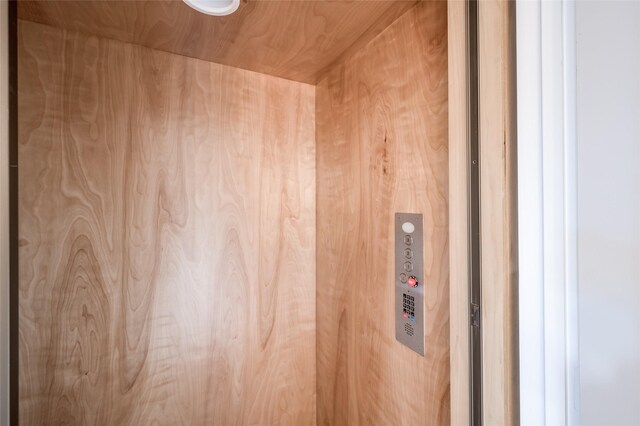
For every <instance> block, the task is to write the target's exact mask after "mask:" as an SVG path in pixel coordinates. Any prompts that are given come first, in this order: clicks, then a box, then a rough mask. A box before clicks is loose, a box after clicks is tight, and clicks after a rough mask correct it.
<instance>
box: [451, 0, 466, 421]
mask: <svg viewBox="0 0 640 426" xmlns="http://www.w3.org/2000/svg"><path fill="white" fill-rule="evenodd" d="M447 12H448V45H449V55H448V57H449V66H448V74H449V226H450V233H449V238H450V244H451V249H450V263H451V265H455V267H453V268H451V270H450V272H451V284H450V285H451V292H450V297H451V300H450V307H451V308H450V309H451V310H450V317H451V319H450V320H451V424H452V425H453V426H468V425H469V406H470V405H469V404H470V401H469V389H470V387H469V380H470V379H469V377H470V376H469V373H470V372H469V259H468V256H469V246H468V229H469V226H468V223H469V222H468V219H469V218H468V193H469V192H468V178H469V176H468V165H469V157H468V136H469V121H468V120H469V117H468V105H469V99H468V98H469V96H468V84H467V69H468V63H467V55H468V50H467V2H462V1H453V2H449V5H448V11H447Z"/></svg>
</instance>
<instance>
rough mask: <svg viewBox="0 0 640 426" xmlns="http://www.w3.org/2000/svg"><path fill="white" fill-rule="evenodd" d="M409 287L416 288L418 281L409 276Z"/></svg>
mask: <svg viewBox="0 0 640 426" xmlns="http://www.w3.org/2000/svg"><path fill="white" fill-rule="evenodd" d="M407 284H408V285H409V287H418V279H417V278H416V277H414V276H410V277H409V279H408V280H407Z"/></svg>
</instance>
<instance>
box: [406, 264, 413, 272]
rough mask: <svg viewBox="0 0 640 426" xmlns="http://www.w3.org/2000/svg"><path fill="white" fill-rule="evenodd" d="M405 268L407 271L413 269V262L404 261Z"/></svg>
mask: <svg viewBox="0 0 640 426" xmlns="http://www.w3.org/2000/svg"><path fill="white" fill-rule="evenodd" d="M404 270H405V271H407V272H411V271H413V265H412V264H411V262H404Z"/></svg>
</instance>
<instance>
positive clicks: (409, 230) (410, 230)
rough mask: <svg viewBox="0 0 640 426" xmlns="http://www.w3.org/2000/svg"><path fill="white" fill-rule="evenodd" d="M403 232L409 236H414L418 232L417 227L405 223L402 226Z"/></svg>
mask: <svg viewBox="0 0 640 426" xmlns="http://www.w3.org/2000/svg"><path fill="white" fill-rule="evenodd" d="M402 230H403V231H404V232H405V233H407V234H413V231H415V230H416V227H415V225H414V224H413V223H411V222H405V223H403V224H402Z"/></svg>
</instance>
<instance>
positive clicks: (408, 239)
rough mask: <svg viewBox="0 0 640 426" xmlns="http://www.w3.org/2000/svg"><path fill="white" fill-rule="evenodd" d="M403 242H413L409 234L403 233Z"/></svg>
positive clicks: (408, 243) (407, 243)
mask: <svg viewBox="0 0 640 426" xmlns="http://www.w3.org/2000/svg"><path fill="white" fill-rule="evenodd" d="M404 243H405V244H406V245H408V246H410V245H411V243H413V238H411V235H405V236H404Z"/></svg>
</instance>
